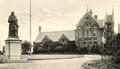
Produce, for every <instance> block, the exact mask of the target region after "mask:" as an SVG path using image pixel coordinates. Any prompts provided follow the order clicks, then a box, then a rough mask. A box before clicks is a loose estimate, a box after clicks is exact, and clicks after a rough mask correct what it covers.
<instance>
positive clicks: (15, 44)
mask: <svg viewBox="0 0 120 69" xmlns="http://www.w3.org/2000/svg"><path fill="white" fill-rule="evenodd" d="M5 43H6V47H5V48H6V49H5V56H6V58H7V59H21V43H22V40H20V39H19V38H8V39H7V40H5Z"/></svg>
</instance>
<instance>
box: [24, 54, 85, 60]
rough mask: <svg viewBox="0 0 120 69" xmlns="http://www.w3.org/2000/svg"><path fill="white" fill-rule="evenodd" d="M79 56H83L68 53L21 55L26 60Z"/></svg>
mask: <svg viewBox="0 0 120 69" xmlns="http://www.w3.org/2000/svg"><path fill="white" fill-rule="evenodd" d="M80 57H84V55H68V54H64V55H63V54H52V55H51V54H38V55H34V54H33V55H22V59H27V60H46V59H70V58H80Z"/></svg>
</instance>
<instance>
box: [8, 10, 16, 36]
mask: <svg viewBox="0 0 120 69" xmlns="http://www.w3.org/2000/svg"><path fill="white" fill-rule="evenodd" d="M8 23H9V37H12V38H18V20H17V17H16V16H15V15H14V12H11V15H10V16H9V19H8Z"/></svg>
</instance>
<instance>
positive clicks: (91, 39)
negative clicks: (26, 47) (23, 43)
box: [34, 9, 114, 48]
mask: <svg viewBox="0 0 120 69" xmlns="http://www.w3.org/2000/svg"><path fill="white" fill-rule="evenodd" d="M40 29H41V28H40ZM107 36H109V38H112V37H113V36H114V11H113V12H112V14H110V15H107V14H106V16H105V18H103V19H101V20H98V16H97V15H94V16H93V11H92V10H91V9H90V10H89V11H87V12H86V13H85V14H84V16H83V17H82V18H81V19H80V21H79V22H78V24H77V25H76V29H75V30H66V31H56V32H39V35H38V36H37V38H36V40H35V41H34V44H36V43H42V41H43V40H44V38H46V37H47V39H51V40H53V41H54V42H56V41H61V42H65V41H72V42H75V44H76V45H77V47H78V48H81V47H85V46H87V47H92V46H93V45H98V46H102V45H103V44H104V43H105V42H106V39H107V38H108V37H107ZM63 38H64V40H63ZM61 39H62V40H61Z"/></svg>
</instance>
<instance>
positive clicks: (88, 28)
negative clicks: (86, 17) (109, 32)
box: [84, 23, 92, 38]
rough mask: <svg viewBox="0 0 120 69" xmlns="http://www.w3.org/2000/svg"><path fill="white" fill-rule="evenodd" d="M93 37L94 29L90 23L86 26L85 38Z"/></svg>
mask: <svg viewBox="0 0 120 69" xmlns="http://www.w3.org/2000/svg"><path fill="white" fill-rule="evenodd" d="M91 36H92V28H91V25H90V24H89V23H86V24H85V25H84V37H85V38H86V37H91Z"/></svg>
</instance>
